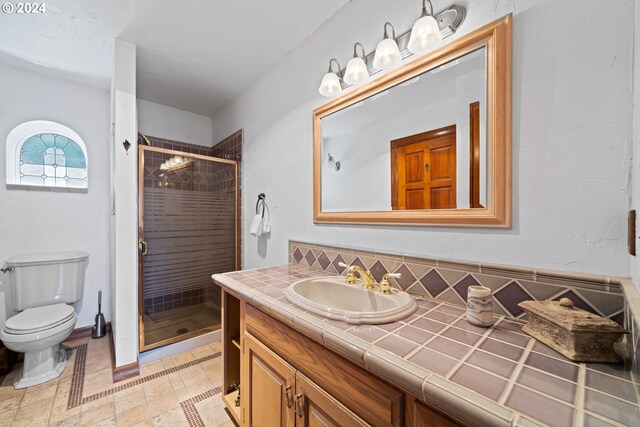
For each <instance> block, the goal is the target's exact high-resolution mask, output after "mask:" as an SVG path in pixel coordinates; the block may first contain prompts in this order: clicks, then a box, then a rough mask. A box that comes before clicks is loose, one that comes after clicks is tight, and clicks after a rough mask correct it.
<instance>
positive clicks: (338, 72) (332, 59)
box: [327, 58, 342, 77]
mask: <svg viewBox="0 0 640 427" xmlns="http://www.w3.org/2000/svg"><path fill="white" fill-rule="evenodd" d="M334 62H335V63H336V64H338V71H337V72H336V73H335V74H336V76H338V77H340V74H341V73H342V67H341V66H340V63H339V62H338V60H337V59H336V58H331V60H329V69H328V70H327V73H331V72H332V71H331V65H333V63H334Z"/></svg>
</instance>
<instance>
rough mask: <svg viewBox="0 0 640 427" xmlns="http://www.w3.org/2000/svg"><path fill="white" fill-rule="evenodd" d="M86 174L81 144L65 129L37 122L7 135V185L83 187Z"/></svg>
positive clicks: (85, 182) (75, 134)
mask: <svg viewBox="0 0 640 427" xmlns="http://www.w3.org/2000/svg"><path fill="white" fill-rule="evenodd" d="M9 159H11V162H12V165H11V166H12V167H10V165H9ZM10 169H12V170H10ZM87 171H88V169H87V155H86V148H85V145H84V142H83V141H82V139H81V138H80V136H79V135H78V134H77V133H75V132H74V131H72V130H71V129H69V128H67V127H66V126H62V125H60V124H58V123H54V122H46V121H41V120H38V121H33V122H27V123H23V124H21V125H19V126H17V127H16V128H14V129H13V130H12V131H11V132H10V133H9V137H8V138H7V183H8V184H18V185H30V186H44V187H66V188H87V187H88V177H87Z"/></svg>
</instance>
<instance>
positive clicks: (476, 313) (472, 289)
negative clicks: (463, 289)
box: [467, 286, 493, 328]
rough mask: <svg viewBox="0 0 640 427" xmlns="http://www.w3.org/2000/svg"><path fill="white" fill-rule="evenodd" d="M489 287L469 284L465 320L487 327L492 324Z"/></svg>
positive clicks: (491, 299)
mask: <svg viewBox="0 0 640 427" xmlns="http://www.w3.org/2000/svg"><path fill="white" fill-rule="evenodd" d="M492 301H493V298H492V296H491V289H489V288H487V287H484V286H469V290H468V291H467V322H469V323H471V324H472V325H476V326H482V327H484V328H488V327H489V326H491V325H493V310H492Z"/></svg>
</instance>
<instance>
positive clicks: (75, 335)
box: [65, 322, 111, 342]
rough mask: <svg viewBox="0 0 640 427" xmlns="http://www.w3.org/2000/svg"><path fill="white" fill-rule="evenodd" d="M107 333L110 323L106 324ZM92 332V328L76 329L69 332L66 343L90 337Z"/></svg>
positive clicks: (109, 330) (109, 329)
mask: <svg viewBox="0 0 640 427" xmlns="http://www.w3.org/2000/svg"><path fill="white" fill-rule="evenodd" d="M106 326H107V333H109V332H111V322H107V324H106ZM92 331H93V326H83V327H82V328H76V329H74V330H73V331H72V332H71V335H69V338H67V339H66V340H65V342H66V341H73V340H79V339H80V338H86V337H90V336H91V332H92Z"/></svg>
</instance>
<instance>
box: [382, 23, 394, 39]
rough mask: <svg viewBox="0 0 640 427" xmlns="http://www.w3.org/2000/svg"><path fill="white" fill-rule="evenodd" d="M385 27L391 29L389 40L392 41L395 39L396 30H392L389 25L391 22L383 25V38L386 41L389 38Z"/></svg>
mask: <svg viewBox="0 0 640 427" xmlns="http://www.w3.org/2000/svg"><path fill="white" fill-rule="evenodd" d="M387 25H388V26H390V27H391V38H392V39H394V40H395V39H396V29H395V28H393V25H392V24H391V22H385V23H384V38H385V39H388V38H389V32H388V31H387Z"/></svg>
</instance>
